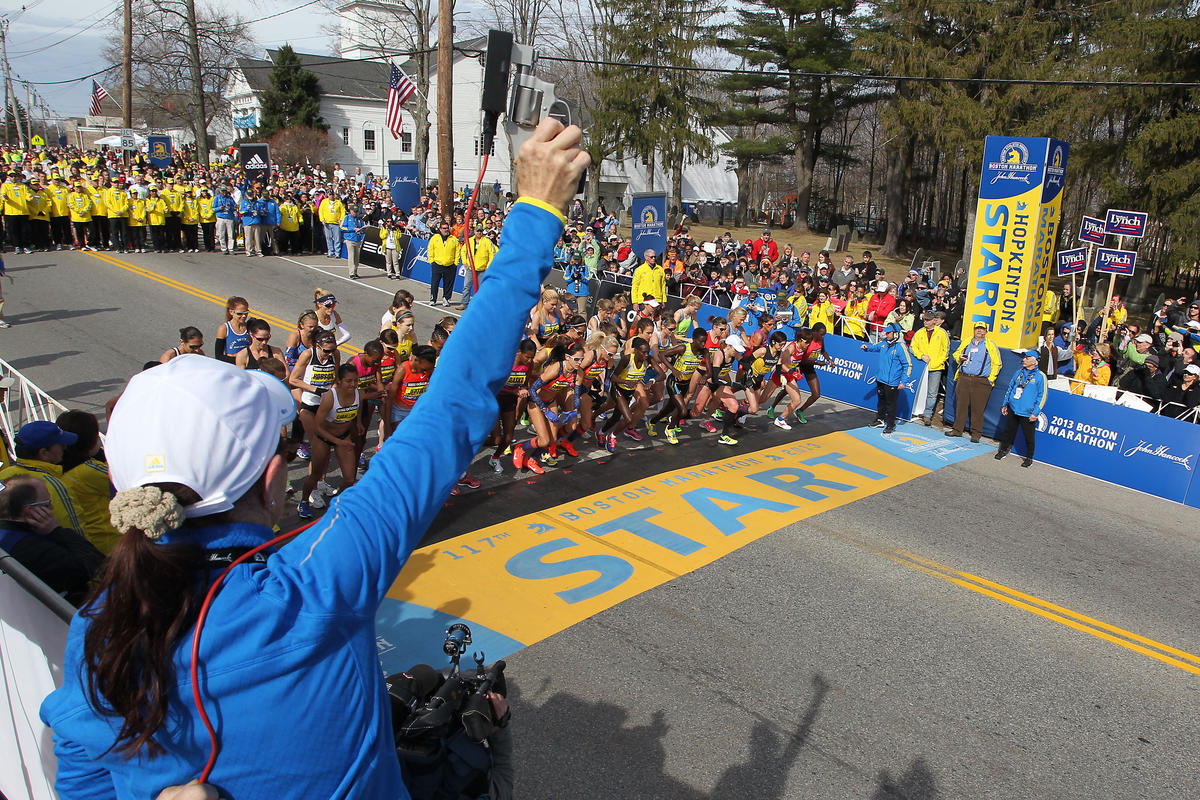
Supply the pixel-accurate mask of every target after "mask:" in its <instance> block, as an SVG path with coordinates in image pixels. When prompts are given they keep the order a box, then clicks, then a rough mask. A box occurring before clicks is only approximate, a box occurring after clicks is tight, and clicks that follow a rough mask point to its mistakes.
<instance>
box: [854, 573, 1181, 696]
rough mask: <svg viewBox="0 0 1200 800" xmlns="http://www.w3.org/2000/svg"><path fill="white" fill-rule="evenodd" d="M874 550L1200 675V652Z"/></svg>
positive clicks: (992, 583)
mask: <svg viewBox="0 0 1200 800" xmlns="http://www.w3.org/2000/svg"><path fill="white" fill-rule="evenodd" d="M872 552H874V553H877V554H878V555H881V556H883V557H884V558H887V559H889V560H891V561H894V562H895V563H897V564H901V565H903V566H906V567H910V568H912V569H916V570H919V571H920V572H924V573H925V574H926V575H932V576H933V577H935V578H939V579H941V580H944V581H946V582H947V583H952V584H954V585H955V586H959V587H962V588H963V589H970V590H971V591H973V592H977V593H979V594H982V595H984V596H985V597H990V598H992V599H993V600H999V601H1000V602H1002V603H1007V604H1008V605H1010V606H1013V607H1014V608H1019V609H1021V610H1022V611H1028V612H1029V613H1030V614H1037V615H1038V616H1039V617H1042V618H1044V619H1048V620H1050V621H1052V622H1057V623H1058V624H1060V625H1065V626H1067V627H1068V628H1073V629H1074V630H1077V631H1082V632H1083V633H1086V634H1089V635H1091V636H1095V637H1096V638H1097V639H1103V640H1104V641H1106V642H1111V643H1112V644H1116V645H1120V646H1121V647H1124V648H1126V649H1127V650H1132V651H1134V652H1135V653H1140V654H1142V655H1144V656H1149V657H1150V658H1153V659H1157V660H1158V661H1161V662H1163V663H1164V664H1170V665H1171V666H1173V667H1176V668H1178V669H1181V670H1183V671H1185V672H1190V673H1192V674H1193V675H1200V656H1197V655H1193V654H1192V653H1188V652H1186V651H1183V650H1180V649H1178V648H1175V647H1171V646H1170V645H1165V644H1163V643H1161V642H1156V641H1154V640H1153V639H1147V638H1146V637H1145V636H1139V635H1138V634H1136V633H1132V632H1131V631H1127V630H1124V629H1123V628H1118V627H1117V626H1115V625H1110V624H1108V623H1107V622H1101V621H1100V620H1097V619H1093V618H1092V617H1089V616H1086V615H1084V614H1080V613H1079V612H1077V611H1072V610H1071V609H1069V608H1063V607H1062V606H1059V605H1055V604H1054V603H1051V602H1048V601H1046V600H1042V599H1041V598H1039V597H1035V596H1033V595H1031V594H1026V593H1025V592H1021V591H1018V590H1017V589H1013V588H1011V587H1008V586H1005V585H1004V584H1001V583H996V582H995V581H991V580H988V579H987V578H981V577H980V576H978V575H972V574H971V573H969V572H961V571H959V570H956V569H954V568H953V567H948V566H946V565H945V564H939V563H938V562H936V561H931V560H929V559H927V558H923V557H921V556H918V555H914V554H913V553H909V552H906V551H904V550H872Z"/></svg>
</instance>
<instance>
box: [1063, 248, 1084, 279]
mask: <svg viewBox="0 0 1200 800" xmlns="http://www.w3.org/2000/svg"><path fill="white" fill-rule="evenodd" d="M1057 261H1058V277H1060V278H1064V277H1066V276H1067V275H1074V274H1075V273H1076V272H1083V271H1084V270H1085V269H1087V248H1086V247H1076V248H1075V249H1074V250H1059V251H1058V259H1057Z"/></svg>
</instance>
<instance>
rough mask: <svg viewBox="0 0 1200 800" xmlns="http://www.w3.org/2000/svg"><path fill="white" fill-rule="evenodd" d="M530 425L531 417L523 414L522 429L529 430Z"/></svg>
mask: <svg viewBox="0 0 1200 800" xmlns="http://www.w3.org/2000/svg"><path fill="white" fill-rule="evenodd" d="M529 425H530V422H529V415H528V414H522V415H521V427H522V428H528V427H529Z"/></svg>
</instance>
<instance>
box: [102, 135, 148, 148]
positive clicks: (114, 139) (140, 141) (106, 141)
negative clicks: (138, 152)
mask: <svg viewBox="0 0 1200 800" xmlns="http://www.w3.org/2000/svg"><path fill="white" fill-rule="evenodd" d="M133 142H134V144H136V145H137V146H138V147H145V146H146V137H145V136H142V135H141V134H137V133H135V134H134V135H133ZM92 144H94V145H96V146H97V147H104V146H105V145H107V146H109V147H120V146H121V137H120V135H119V134H118V135H113V136H105V137H104V138H103V139H97V140H96V141H95V142H93V143H92Z"/></svg>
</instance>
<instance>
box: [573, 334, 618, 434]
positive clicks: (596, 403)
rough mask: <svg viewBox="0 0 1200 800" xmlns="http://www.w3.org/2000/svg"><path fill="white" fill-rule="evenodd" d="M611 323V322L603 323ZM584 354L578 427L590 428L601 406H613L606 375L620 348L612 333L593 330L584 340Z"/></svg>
mask: <svg viewBox="0 0 1200 800" xmlns="http://www.w3.org/2000/svg"><path fill="white" fill-rule="evenodd" d="M606 327H611V324H606ZM584 351H585V352H586V355H585V356H584V360H583V377H582V378H581V380H582V382H583V384H582V385H583V393H582V395H581V396H580V408H579V421H580V430H582V431H591V430H594V429H595V427H596V416H597V415H598V414H599V413H600V411H601V409H603V408H605V406H608V407H609V408H611V407H612V404H611V400H610V395H609V391H608V388H607V384H608V376H609V375H610V374H611V371H612V366H613V363H614V361H615V360H616V357H617V353H619V352H621V343H620V341H618V340H617V337H616V336H615V335H614V334H612V333H606V332H604V331H596V332H595V333H593V334H591V335H590V336H588V338H587V342H585V343H584Z"/></svg>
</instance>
